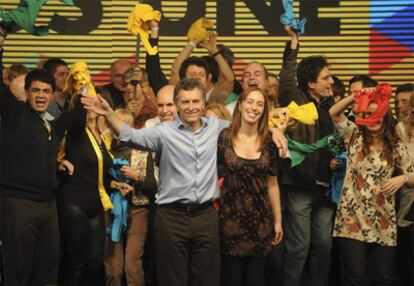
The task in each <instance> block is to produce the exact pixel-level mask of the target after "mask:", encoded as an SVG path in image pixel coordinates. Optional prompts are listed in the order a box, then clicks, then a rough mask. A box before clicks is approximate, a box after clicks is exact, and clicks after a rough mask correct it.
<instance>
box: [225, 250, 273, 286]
mask: <svg viewBox="0 0 414 286" xmlns="http://www.w3.org/2000/svg"><path fill="white" fill-rule="evenodd" d="M265 265H266V257H235V256H226V255H223V256H222V257H221V284H220V285H221V286H264V285H266V283H265V281H266V279H265Z"/></svg>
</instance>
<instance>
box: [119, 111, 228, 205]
mask: <svg viewBox="0 0 414 286" xmlns="http://www.w3.org/2000/svg"><path fill="white" fill-rule="evenodd" d="M201 123H202V124H201V127H200V128H199V129H198V130H196V131H195V132H193V131H192V130H191V128H189V127H188V126H186V125H185V124H184V123H183V122H182V121H181V120H180V117H179V116H176V118H175V120H173V121H170V122H163V123H161V124H158V125H156V126H154V127H152V128H144V129H140V130H137V129H133V128H131V127H130V126H128V125H127V124H125V125H124V127H123V129H122V132H121V134H120V135H119V139H120V140H122V141H131V142H133V143H135V144H137V145H140V146H142V147H145V148H148V149H150V150H151V151H153V152H157V153H158V154H159V155H160V166H159V168H160V177H159V185H158V198H157V201H156V203H157V204H158V205H162V204H168V203H173V202H180V203H197V204H201V203H204V202H206V201H211V200H213V199H215V198H217V197H218V196H219V189H218V185H217V180H218V179H217V165H216V164H217V138H218V136H219V134H220V132H221V130H223V129H224V128H226V127H228V126H229V124H230V123H229V122H228V121H224V120H219V119H217V118H214V117H207V118H205V117H202V118H201Z"/></svg>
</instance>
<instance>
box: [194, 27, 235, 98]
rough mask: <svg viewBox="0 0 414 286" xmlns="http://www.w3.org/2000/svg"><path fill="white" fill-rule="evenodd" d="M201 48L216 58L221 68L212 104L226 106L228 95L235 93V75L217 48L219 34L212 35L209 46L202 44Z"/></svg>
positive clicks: (212, 95)
mask: <svg viewBox="0 0 414 286" xmlns="http://www.w3.org/2000/svg"><path fill="white" fill-rule="evenodd" d="M200 46H202V47H204V48H206V49H207V50H208V53H209V54H210V56H212V57H214V59H215V60H216V62H217V64H218V67H219V71H220V74H219V78H218V81H217V82H216V84H215V87H214V89H213V93H212V94H211V95H210V99H209V101H210V102H218V103H221V104H224V105H225V104H226V100H227V95H228V94H229V93H231V92H232V91H233V85H234V74H233V70H232V69H231V68H230V66H229V64H228V63H227V61H226V60H225V59H224V57H223V56H222V55H221V53H220V51H219V49H218V48H217V34H216V33H211V34H210V38H209V42H208V44H206V45H204V44H201V43H200Z"/></svg>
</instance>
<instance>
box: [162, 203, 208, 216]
mask: <svg viewBox="0 0 414 286" xmlns="http://www.w3.org/2000/svg"><path fill="white" fill-rule="evenodd" d="M158 207H164V208H169V209H172V210H176V211H181V212H185V213H187V214H195V213H198V212H200V211H203V210H206V209H208V208H213V201H207V202H204V203H202V204H197V203H178V202H174V203H170V204H163V205H160V206H158Z"/></svg>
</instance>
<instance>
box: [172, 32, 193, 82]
mask: <svg viewBox="0 0 414 286" xmlns="http://www.w3.org/2000/svg"><path fill="white" fill-rule="evenodd" d="M197 44H198V42H197V41H196V40H195V39H194V40H190V41H188V42H187V45H186V46H185V47H184V48H183V49H182V50H181V52H180V53H179V54H178V56H177V58H176V59H175V61H174V63H173V64H172V66H171V75H170V84H172V85H176V84H177V83H178V82H179V81H180V67H181V64H182V63H183V61H185V60H186V59H187V58H189V57H190V55H191V53H192V52H193V49H194V48H195V47H196V46H197Z"/></svg>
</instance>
